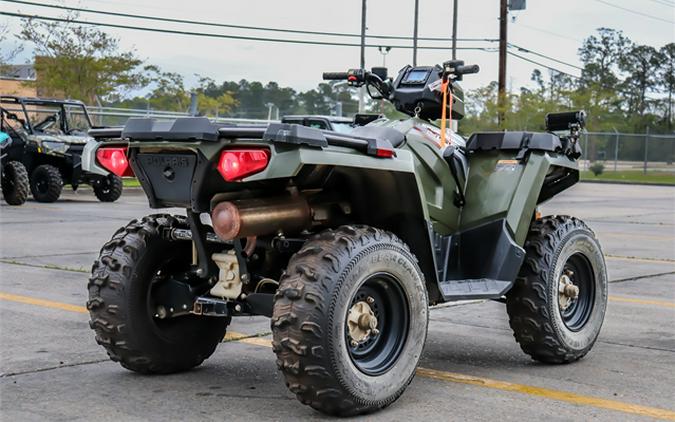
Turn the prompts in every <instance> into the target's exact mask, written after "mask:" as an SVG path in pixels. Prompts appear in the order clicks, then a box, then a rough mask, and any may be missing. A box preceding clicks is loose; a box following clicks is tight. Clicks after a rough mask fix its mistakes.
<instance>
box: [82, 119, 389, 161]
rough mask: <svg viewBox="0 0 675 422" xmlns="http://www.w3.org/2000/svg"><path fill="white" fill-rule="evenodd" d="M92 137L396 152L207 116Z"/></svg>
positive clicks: (381, 142) (300, 129) (298, 129)
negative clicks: (257, 141)
mask: <svg viewBox="0 0 675 422" xmlns="http://www.w3.org/2000/svg"><path fill="white" fill-rule="evenodd" d="M89 136H91V137H93V138H95V139H126V140H130V141H162V140H170V141H180V140H183V141H186V142H192V141H205V142H217V141H218V139H220V138H229V139H236V138H243V139H261V140H265V141H269V142H271V143H277V144H288V145H307V146H310V147H315V148H324V147H326V146H328V145H333V146H341V147H347V148H353V149H355V150H358V151H362V152H364V153H366V154H367V155H372V156H377V157H382V158H390V157H392V156H395V155H396V153H395V149H394V147H393V146H392V144H391V142H389V141H388V140H386V139H374V138H365V137H356V136H350V135H343V134H337V133H335V132H329V131H322V130H319V129H315V128H310V127H306V126H302V125H298V124H289V123H270V124H266V125H227V124H216V123H212V122H211V121H209V120H208V119H207V118H205V117H191V118H190V117H186V118H178V119H175V120H171V121H158V120H154V119H148V118H141V119H136V118H134V119H129V121H128V122H127V124H126V126H124V127H110V128H96V129H91V130H90V131H89Z"/></svg>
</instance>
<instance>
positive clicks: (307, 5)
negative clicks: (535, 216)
mask: <svg viewBox="0 0 675 422" xmlns="http://www.w3.org/2000/svg"><path fill="white" fill-rule="evenodd" d="M38 1H40V0H38ZM458 1H459V23H458V38H489V39H494V38H497V37H498V35H499V19H498V15H499V1H498V0H458ZM42 3H45V4H47V3H48V4H61V5H67V6H73V7H83V8H89V9H100V10H106V11H114V12H123V13H133V14H142V15H154V16H162V17H172V18H181V19H190V20H197V21H210V22H221V23H227V24H237V25H250V26H263V27H276V28H287V29H301V30H311V31H326V32H342V33H359V32H360V25H361V0H341V1H336V2H328V1H324V0H286V1H283V0H282V1H279V0H277V1H270V0H246V1H241V0H237V1H232V0H221V1H214V0H211V1H209V0H191V1H185V0H138V1H134V0H119V1H115V0H42ZM419 3H420V13H419V16H420V19H419V22H420V25H419V35H420V37H449V36H450V35H451V33H452V1H451V0H419ZM607 3H610V4H607ZM674 3H675V2H674V1H673V0H640V1H635V0H632V1H631V0H564V1H560V0H557V1H556V0H527V9H526V10H524V11H519V12H512V13H511V14H510V16H509V28H508V31H509V42H511V43H513V44H516V45H518V46H520V47H525V48H527V49H529V50H532V51H537V52H540V53H543V54H545V55H548V56H551V57H554V58H556V59H558V60H561V61H563V62H564V63H568V64H571V65H577V66H578V65H579V60H578V57H577V50H578V48H579V46H580V45H581V42H582V40H583V39H584V38H586V37H587V36H589V35H591V34H592V33H593V32H595V30H596V29H597V28H600V27H608V28H614V29H619V30H622V31H623V32H624V33H625V34H626V35H627V36H628V37H629V38H630V39H632V40H633V41H635V42H637V43H641V44H647V45H652V46H654V47H657V48H659V47H661V46H663V45H665V44H667V43H670V42H675V24H673V23H672V22H675V7H673V6H672V5H668V4H674ZM611 4H613V5H615V6H617V7H620V8H626V9H632V10H634V11H637V12H639V13H643V14H647V15H651V16H653V17H656V18H657V19H655V18H650V17H646V16H641V15H638V14H636V13H631V12H629V11H626V10H621V9H619V8H617V7H612V6H611ZM367 7H368V11H367V15H366V16H367V33H368V34H374V35H401V36H412V33H413V20H414V15H413V10H414V0H368V2H367ZM0 11H7V12H17V11H20V12H22V13H29V14H41V15H47V16H58V15H59V13H60V12H59V11H57V10H51V9H45V8H41V7H37V6H27V5H17V4H11V3H7V2H4V1H0ZM81 19H83V20H92V21H105V22H111V23H121V24H129V25H139V24H140V25H141V26H148V27H161V28H170V29H183V30H188V31H200V32H214V33H223V34H231V35H247V36H261V37H283V38H292V39H314V40H322V41H342V42H356V43H358V38H347V39H345V38H336V37H324V36H305V35H293V34H280V33H274V32H259V31H252V30H240V29H228V28H212V27H211V28H210V27H203V26H195V25H181V24H175V23H159V22H147V21H138V20H131V19H126V18H116V17H107V16H105V17H104V16H100V15H99V16H97V15H92V14H82V15H81ZM664 21H665V22H664ZM669 22H670V23H669ZM4 23H7V24H9V28H10V31H11V33H14V34H16V33H18V31H19V29H20V20H18V19H16V18H10V17H6V16H0V24H4ZM104 30H105V31H106V32H108V33H110V34H112V35H114V36H116V37H118V38H119V39H120V46H121V47H122V48H123V49H127V50H128V49H133V50H135V51H136V53H137V55H138V56H139V57H140V58H142V59H143V60H145V61H146V62H147V63H148V64H155V65H159V66H160V67H161V68H162V69H163V70H165V71H170V72H178V73H181V74H183V75H184V76H185V78H186V81H187V83H188V85H191V84H194V83H195V82H196V80H197V77H196V76H195V75H197V74H199V75H202V76H207V77H211V78H213V79H215V80H216V81H223V80H235V81H238V80H240V79H244V78H245V79H248V80H259V81H262V82H267V81H271V80H274V81H277V82H278V83H279V84H281V85H282V86H291V87H293V88H294V89H296V90H303V91H304V90H308V89H311V88H314V87H316V85H317V84H318V83H319V82H321V73H322V72H324V71H342V70H347V69H348V68H354V67H358V66H359V60H360V52H359V48H358V47H326V46H311V45H294V44H281V43H269V42H258V41H242V40H229V39H212V38H202V37H194V36H182V35H170V34H157V33H149V32H141V31H134V30H127V29H110V28H105V29H104ZM368 42H369V43H371V44H376V45H383V46H387V45H392V44H393V45H401V44H402V43H403V44H405V43H407V44H411V43H410V42H406V41H399V40H395V41H388V40H376V39H371V40H368ZM420 45H433V46H440V47H444V46H447V47H448V49H447V50H445V49H442V50H419V52H418V60H417V62H418V64H420V65H433V64H437V63H442V62H443V61H445V60H448V59H450V58H451V50H450V48H449V46H450V45H449V42H447V43H446V42H430V41H421V42H420ZM458 45H459V47H493V48H496V47H497V43H490V42H460V43H459V44H458ZM8 47H9V45H8V44H7V42H6V43H5V44H4V45H0V48H3V49H4V48H8ZM519 54H521V55H525V56H527V57H530V58H531V59H534V60H536V61H541V62H544V63H546V64H549V65H551V66H553V67H555V68H558V69H560V70H564V71H566V72H568V73H570V74H573V75H579V73H580V72H579V70H578V69H575V68H574V67H570V66H567V65H565V64H560V63H556V62H552V61H549V60H546V59H542V58H541V57H537V56H532V55H528V54H524V53H519ZM458 58H459V59H463V60H465V61H466V63H467V64H469V63H470V64H478V65H480V67H481V72H480V74H478V75H469V76H467V77H466V78H465V80H464V83H463V85H464V87H465V89H473V88H477V87H479V86H483V85H486V84H488V83H489V82H490V81H493V80H496V79H497V70H498V69H497V62H498V54H497V53H496V52H484V51H461V50H460V51H458ZM29 59H30V47H29V46H28V48H27V50H26V51H25V52H24V53H23V54H22V56H21V57H19V58H18V59H17V61H19V62H24V61H26V60H29ZM382 62H383V56H382V55H381V54H380V53H379V52H378V50H377V48H368V49H367V50H366V67H372V66H381V65H382ZM411 62H412V50H411V49H401V48H394V49H392V50H391V52H390V53H389V54H388V55H387V56H386V64H387V67H389V69H390V74H395V73H396V71H397V70H398V69H400V68H401V67H402V66H404V65H406V64H408V63H411ZM536 67H538V66H535V65H533V64H530V63H527V62H524V61H522V60H520V59H518V58H515V57H513V56H509V58H508V65H507V75H508V76H507V78H508V84H509V87H510V88H512V89H517V88H519V87H520V86H523V85H529V84H531V82H530V75H531V73H532V70H533V69H534V68H536ZM539 68H541V67H539ZM542 70H543V68H542Z"/></svg>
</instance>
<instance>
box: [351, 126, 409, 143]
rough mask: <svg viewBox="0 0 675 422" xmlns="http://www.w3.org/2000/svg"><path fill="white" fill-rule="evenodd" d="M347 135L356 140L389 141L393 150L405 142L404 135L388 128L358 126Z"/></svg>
mask: <svg viewBox="0 0 675 422" xmlns="http://www.w3.org/2000/svg"><path fill="white" fill-rule="evenodd" d="M349 135H351V136H354V137H357V138H366V139H382V140H386V141H389V142H390V143H391V145H392V146H393V147H394V148H398V147H399V146H401V145H402V144H403V142H405V135H404V134H402V133H401V132H399V131H398V130H396V129H392V128H390V127H382V126H359V127H357V128H354V130H353V131H352V132H351V133H350V134H349ZM349 135H347V136H349Z"/></svg>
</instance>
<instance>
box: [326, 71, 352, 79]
mask: <svg viewBox="0 0 675 422" xmlns="http://www.w3.org/2000/svg"><path fill="white" fill-rule="evenodd" d="M347 78H349V72H324V73H323V79H324V80H325V81H342V80H347Z"/></svg>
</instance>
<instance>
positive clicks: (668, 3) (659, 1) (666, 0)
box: [650, 0, 675, 7]
mask: <svg viewBox="0 0 675 422" xmlns="http://www.w3.org/2000/svg"><path fill="white" fill-rule="evenodd" d="M650 1H652V2H654V3H656V4H661V5H663V6H668V7H675V3H674V2H672V1H669V0H650Z"/></svg>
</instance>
